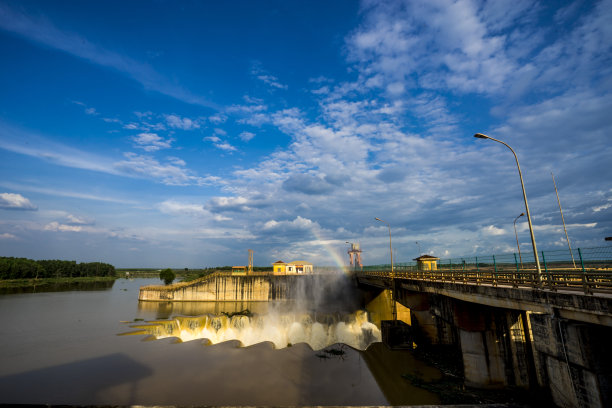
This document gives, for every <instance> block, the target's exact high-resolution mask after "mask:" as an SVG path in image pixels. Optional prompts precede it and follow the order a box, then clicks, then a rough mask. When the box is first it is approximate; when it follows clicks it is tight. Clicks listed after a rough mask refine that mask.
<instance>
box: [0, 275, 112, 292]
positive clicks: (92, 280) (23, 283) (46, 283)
mask: <svg viewBox="0 0 612 408" xmlns="http://www.w3.org/2000/svg"><path fill="white" fill-rule="evenodd" d="M116 279H117V277H116V276H85V277H72V278H67V277H66V278H64V277H62V278H41V279H3V280H0V289H19V288H41V289H42V288H44V287H54V286H65V285H71V284H74V285H87V284H98V283H110V282H114V281H115V280H116Z"/></svg>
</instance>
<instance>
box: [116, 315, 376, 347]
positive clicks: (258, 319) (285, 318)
mask: <svg viewBox="0 0 612 408" xmlns="http://www.w3.org/2000/svg"><path fill="white" fill-rule="evenodd" d="M130 327H131V328H132V329H136V330H135V331H132V332H128V333H122V335H149V338H148V339H149V340H153V339H155V340H159V339H164V338H168V337H173V338H176V339H178V340H180V341H181V342H182V341H191V340H197V339H203V340H206V343H205V344H218V343H222V342H225V341H230V340H237V341H239V342H240V344H241V345H242V346H244V347H248V346H251V345H254V344H258V343H261V342H270V343H272V344H273V345H274V347H275V348H277V349H281V348H285V347H291V346H292V345H294V344H298V343H306V344H308V345H309V346H310V347H311V348H312V349H313V350H321V349H323V348H325V347H328V346H331V345H334V344H346V345H348V346H350V347H353V348H355V349H358V350H365V349H366V348H367V347H368V346H369V345H371V344H372V343H375V342H380V341H381V333H380V330H379V329H378V327H376V325H374V324H373V323H370V322H369V320H368V315H367V313H366V312H365V311H361V310H360V311H357V312H355V313H346V314H345V313H323V314H310V313H286V312H281V311H279V310H274V311H271V312H270V313H268V314H255V315H253V314H249V315H244V314H236V315H233V316H232V315H228V314H225V315H212V314H205V315H201V316H175V317H173V318H171V319H168V320H154V321H148V322H143V323H136V324H133V325H131V326H130Z"/></svg>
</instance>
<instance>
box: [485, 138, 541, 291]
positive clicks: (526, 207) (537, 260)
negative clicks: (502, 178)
mask: <svg viewBox="0 0 612 408" xmlns="http://www.w3.org/2000/svg"><path fill="white" fill-rule="evenodd" d="M474 137H476V138H478V139H491V140H493V141H494V142H497V143H501V144H503V145H504V146H506V147H507V148H508V149H510V151H511V152H512V154H513V155H514V159H515V160H516V167H517V168H518V173H519V177H520V179H521V188H522V189H523V199H524V200H525V213H526V214H527V223H528V224H529V234H530V235H531V246H532V247H533V257H534V258H535V262H536V268H537V270H538V283H542V269H541V268H540V258H538V248H537V247H536V242H535V237H534V236H533V225H532V224H531V215H530V214H529V204H527V194H526V193H525V183H523V174H522V173H521V166H520V165H519V161H518V157H516V153H515V152H514V150H513V149H512V148H511V147H510V146H508V145H507V144H506V143H504V142H502V141H501V140H497V139H494V138H492V137H491V136H487V135H483V134H482V133H476V134H475V135H474Z"/></svg>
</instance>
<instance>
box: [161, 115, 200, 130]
mask: <svg viewBox="0 0 612 408" xmlns="http://www.w3.org/2000/svg"><path fill="white" fill-rule="evenodd" d="M164 116H165V118H166V122H167V123H168V126H169V127H171V128H173V129H181V130H193V129H199V128H200V124H199V122H198V121H197V120H192V119H189V118H181V117H180V116H178V115H164Z"/></svg>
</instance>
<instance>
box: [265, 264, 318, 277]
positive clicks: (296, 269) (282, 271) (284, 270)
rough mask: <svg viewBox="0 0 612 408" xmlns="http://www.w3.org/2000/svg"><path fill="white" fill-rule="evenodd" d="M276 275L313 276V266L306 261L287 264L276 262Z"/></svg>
mask: <svg viewBox="0 0 612 408" xmlns="http://www.w3.org/2000/svg"><path fill="white" fill-rule="evenodd" d="M272 270H273V273H274V275H296V274H300V275H301V274H312V273H313V266H312V264H311V263H310V262H306V261H293V262H289V263H285V262H283V261H276V262H274V263H273V264H272Z"/></svg>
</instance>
